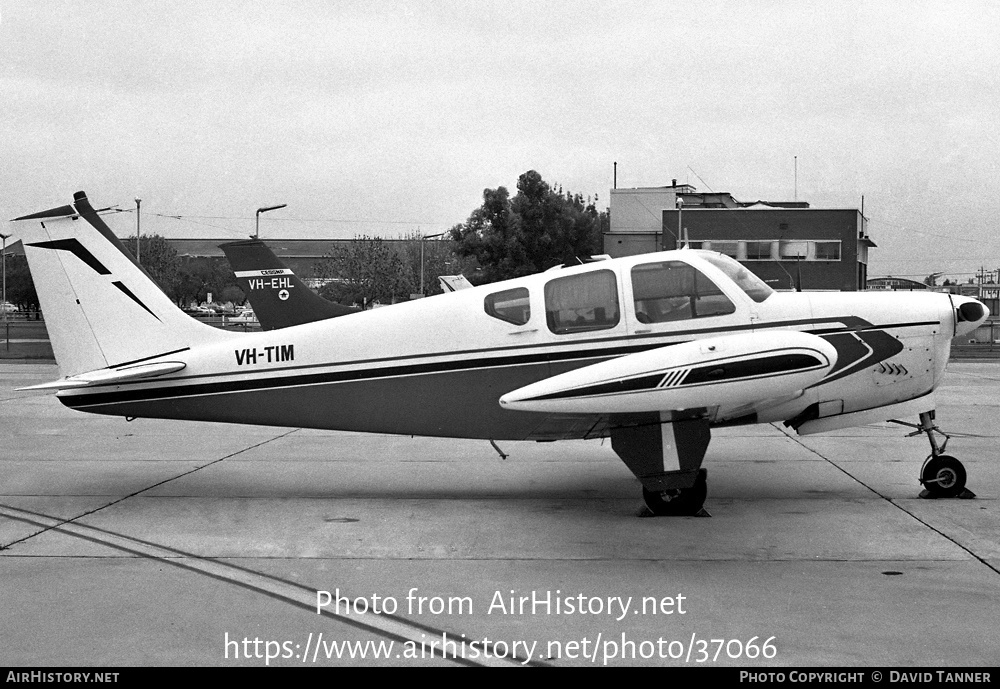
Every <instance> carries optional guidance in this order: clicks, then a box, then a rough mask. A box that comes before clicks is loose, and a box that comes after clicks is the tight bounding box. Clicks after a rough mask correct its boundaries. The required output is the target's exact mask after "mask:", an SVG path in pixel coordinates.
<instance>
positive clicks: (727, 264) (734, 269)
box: [698, 251, 774, 304]
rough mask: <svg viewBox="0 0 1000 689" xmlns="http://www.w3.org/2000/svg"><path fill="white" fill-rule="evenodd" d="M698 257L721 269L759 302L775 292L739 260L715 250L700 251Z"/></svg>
mask: <svg viewBox="0 0 1000 689" xmlns="http://www.w3.org/2000/svg"><path fill="white" fill-rule="evenodd" d="M698 257H699V258H701V259H704V260H705V261H707V262H708V263H711V264H712V265H713V266H715V267H716V268H718V269H719V270H721V271H722V272H723V273H725V274H726V277H728V278H729V279H730V280H732V281H733V282H735V283H736V286H737V287H739V288H740V289H741V290H743V291H744V292H746V294H747V296H748V297H750V298H751V299H753V300H754V301H755V302H757V303H758V304H759V303H760V302H762V301H764V300H765V299H767V298H768V297H769V296H771V295H772V294H774V290H773V289H771V288H770V287H768V286H767V284H766V283H765V282H764V281H763V280H761V279H760V278H759V277H757V276H756V275H754V274H753V273H751V272H750V271H749V270H747V268H746V267H745V266H743V265H742V264H741V263H740V262H739V261H736V260H735V259H733V258H730V257H729V256H726V255H724V254H717V253H715V252H713V251H699V252H698Z"/></svg>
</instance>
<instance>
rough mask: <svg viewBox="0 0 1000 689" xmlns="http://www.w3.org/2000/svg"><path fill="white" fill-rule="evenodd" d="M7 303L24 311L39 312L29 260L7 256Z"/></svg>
mask: <svg viewBox="0 0 1000 689" xmlns="http://www.w3.org/2000/svg"><path fill="white" fill-rule="evenodd" d="M5 258H6V260H7V301H9V302H10V303H11V304H15V305H16V306H17V307H18V308H19V309H21V310H23V311H37V310H38V293H37V292H35V282H34V280H32V279H31V271H30V270H28V259H27V258H26V257H24V256H16V255H13V254H7V256H6V257H5Z"/></svg>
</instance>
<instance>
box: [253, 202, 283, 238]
mask: <svg viewBox="0 0 1000 689" xmlns="http://www.w3.org/2000/svg"><path fill="white" fill-rule="evenodd" d="M287 205H288V204H287V203H279V204H278V205H277V206H267V207H266V208H258V209H257V227H256V229H255V230H254V233H253V238H254V239H258V238H260V214H261V213H267V212H268V211H276V210H278V209H279V208H284V207H285V206H287Z"/></svg>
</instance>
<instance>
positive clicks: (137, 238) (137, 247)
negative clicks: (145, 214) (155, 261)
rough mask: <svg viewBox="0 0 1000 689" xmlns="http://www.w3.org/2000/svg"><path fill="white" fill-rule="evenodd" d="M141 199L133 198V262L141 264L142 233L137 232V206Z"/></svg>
mask: <svg viewBox="0 0 1000 689" xmlns="http://www.w3.org/2000/svg"><path fill="white" fill-rule="evenodd" d="M140 203H142V199H140V198H139V197H138V196H136V197H135V262H136V263H138V264H140V265H141V264H142V248H141V247H142V233H141V232H140V231H139V204H140Z"/></svg>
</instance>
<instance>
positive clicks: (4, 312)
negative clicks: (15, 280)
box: [0, 232, 13, 320]
mask: <svg viewBox="0 0 1000 689" xmlns="http://www.w3.org/2000/svg"><path fill="white" fill-rule="evenodd" d="M12 236H13V235H9V234H4V233H2V232H0V237H2V238H3V254H2V255H3V319H4V320H7V240H8V239H10V238H11V237H12Z"/></svg>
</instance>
